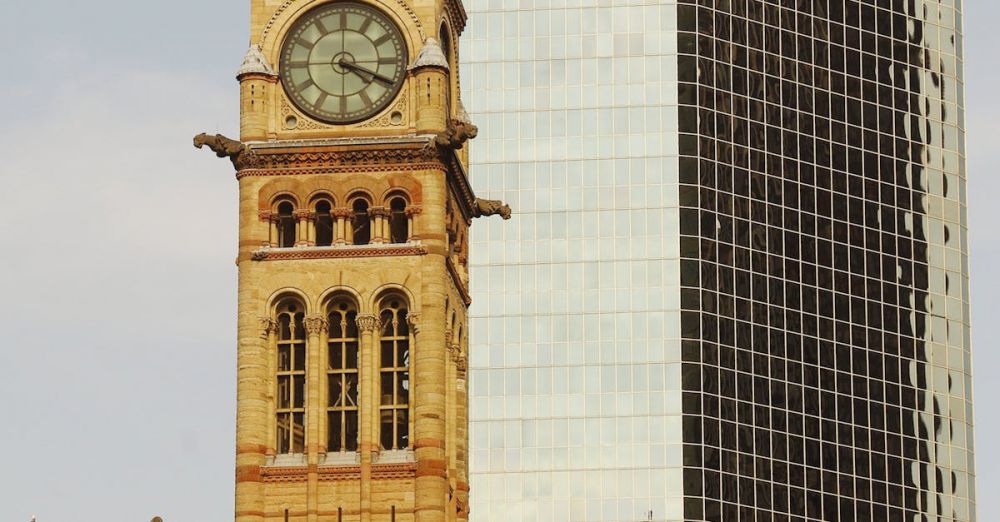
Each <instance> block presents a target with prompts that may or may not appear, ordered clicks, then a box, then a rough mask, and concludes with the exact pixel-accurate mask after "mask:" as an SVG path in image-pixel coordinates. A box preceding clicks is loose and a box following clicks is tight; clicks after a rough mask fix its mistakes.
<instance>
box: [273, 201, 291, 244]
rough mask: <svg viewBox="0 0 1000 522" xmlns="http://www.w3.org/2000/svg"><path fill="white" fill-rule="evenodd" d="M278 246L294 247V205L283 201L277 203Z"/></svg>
mask: <svg viewBox="0 0 1000 522" xmlns="http://www.w3.org/2000/svg"><path fill="white" fill-rule="evenodd" d="M277 240H278V246H279V247H281V248H291V247H293V246H295V204H294V203H292V202H291V201H288V200H285V201H281V202H280V203H278V237H277Z"/></svg>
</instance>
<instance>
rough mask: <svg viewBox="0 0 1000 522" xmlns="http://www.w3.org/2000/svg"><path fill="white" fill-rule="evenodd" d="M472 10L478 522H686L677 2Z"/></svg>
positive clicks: (554, 0)
mask: <svg viewBox="0 0 1000 522" xmlns="http://www.w3.org/2000/svg"><path fill="white" fill-rule="evenodd" d="M466 7H467V8H468V9H469V11H470V14H469V27H468V29H467V31H466V33H465V35H464V36H463V49H462V51H463V54H462V59H463V73H464V74H463V87H464V89H463V90H464V93H465V101H466V103H465V105H466V106H467V107H468V108H469V109H470V112H471V114H472V118H473V121H474V122H475V123H476V124H477V125H479V127H480V131H481V132H480V133H479V136H480V137H479V138H478V139H477V140H476V141H475V142H473V144H472V148H471V151H472V163H473V166H472V168H471V169H470V172H471V173H472V176H473V178H474V183H475V185H476V187H477V190H478V191H479V192H480V194H479V195H480V196H481V197H488V198H496V199H503V200H505V201H507V202H508V203H510V205H511V206H512V207H513V208H514V212H515V213H514V218H513V219H512V220H511V221H509V222H505V223H501V222H499V221H489V222H484V223H480V224H479V225H478V226H477V227H476V230H475V231H474V232H473V235H472V241H473V249H472V258H471V270H472V280H473V281H474V283H473V285H474V286H473V289H472V291H473V301H474V302H473V306H472V309H471V314H472V317H473V319H472V325H471V333H472V336H473V337H472V339H471V345H472V346H471V353H470V357H471V364H470V365H471V376H470V384H471V397H470V401H471V409H470V414H471V433H470V439H471V447H472V452H471V468H472V469H471V471H472V484H471V485H472V491H473V494H472V506H471V507H472V520H474V521H476V522H487V521H503V522H509V521H511V520H517V521H525V522H529V521H538V522H552V521H566V520H574V521H617V520H623V521H625V520H627V521H636V520H650V519H651V518H650V517H652V520H666V519H668V518H669V519H680V518H681V517H682V516H683V503H682V501H681V493H682V489H683V488H682V483H681V479H682V471H681V466H682V464H683V463H682V455H683V452H682V446H681V435H680V429H681V416H680V414H681V400H680V398H681V397H680V385H681V375H680V337H681V332H680V327H679V325H680V315H679V314H680V312H679V310H680V287H679V269H680V265H679V259H678V248H679V247H678V239H679V238H678V235H677V229H678V226H679V225H678V200H677V198H678V190H677V177H678V170H677V164H678V163H677V135H678V134H677V110H678V109H677V83H676V75H677V57H676V42H677V36H676V30H675V27H676V14H675V13H676V5H675V4H674V3H673V2H625V1H620V0H615V1H602V2H594V1H583V2H581V1H572V0H570V1H567V0H551V1H544V2H542V1H531V0H470V1H468V2H467V3H466Z"/></svg>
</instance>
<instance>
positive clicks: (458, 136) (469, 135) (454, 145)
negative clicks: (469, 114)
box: [434, 119, 479, 149]
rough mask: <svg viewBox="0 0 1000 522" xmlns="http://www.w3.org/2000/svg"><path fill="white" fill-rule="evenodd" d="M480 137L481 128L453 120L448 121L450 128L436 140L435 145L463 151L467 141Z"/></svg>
mask: <svg viewBox="0 0 1000 522" xmlns="http://www.w3.org/2000/svg"><path fill="white" fill-rule="evenodd" d="M478 135H479V127H476V126H475V125H473V124H472V123H471V122H464V121H460V120H457V119H453V120H449V121H448V128H446V129H445V130H444V132H442V133H440V134H438V135H437V136H436V137H435V138H434V143H436V144H437V145H438V146H439V147H444V148H448V149H461V148H462V146H463V145H465V142H466V141H469V140H471V139H473V138H475V137H476V136H478Z"/></svg>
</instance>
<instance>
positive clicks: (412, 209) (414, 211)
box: [406, 205, 424, 217]
mask: <svg viewBox="0 0 1000 522" xmlns="http://www.w3.org/2000/svg"><path fill="white" fill-rule="evenodd" d="M423 213H424V207H421V206H420V205H410V206H408V207H406V215H407V216H409V217H413V216H417V215H420V214H423Z"/></svg>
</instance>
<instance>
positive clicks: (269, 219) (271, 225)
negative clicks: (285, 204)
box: [259, 210, 278, 247]
mask: <svg viewBox="0 0 1000 522" xmlns="http://www.w3.org/2000/svg"><path fill="white" fill-rule="evenodd" d="M259 216H260V220H261V221H263V222H264V223H267V227H268V228H267V231H268V235H267V241H265V242H264V245H263V246H265V247H274V246H277V243H278V220H277V216H276V215H274V213H273V212H271V211H270V210H261V211H260V214H259Z"/></svg>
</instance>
